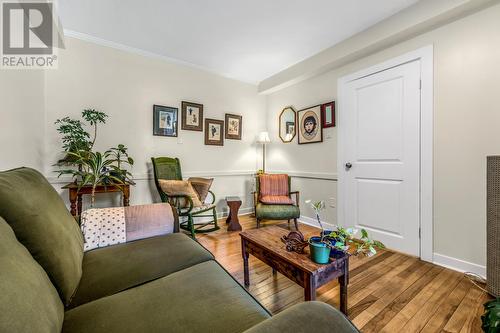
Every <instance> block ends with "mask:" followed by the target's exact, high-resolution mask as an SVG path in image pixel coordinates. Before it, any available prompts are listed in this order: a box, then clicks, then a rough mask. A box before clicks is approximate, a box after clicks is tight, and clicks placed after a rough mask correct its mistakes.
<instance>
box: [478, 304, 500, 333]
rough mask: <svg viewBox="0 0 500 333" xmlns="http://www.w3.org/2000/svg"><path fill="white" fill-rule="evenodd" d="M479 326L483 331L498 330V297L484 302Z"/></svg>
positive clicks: (499, 309)
mask: <svg viewBox="0 0 500 333" xmlns="http://www.w3.org/2000/svg"><path fill="white" fill-rule="evenodd" d="M484 310H485V311H484V314H483V315H482V316H481V321H482V325H481V328H482V329H483V331H484V332H485V333H495V332H500V298H496V299H494V300H491V301H488V302H486V303H484Z"/></svg>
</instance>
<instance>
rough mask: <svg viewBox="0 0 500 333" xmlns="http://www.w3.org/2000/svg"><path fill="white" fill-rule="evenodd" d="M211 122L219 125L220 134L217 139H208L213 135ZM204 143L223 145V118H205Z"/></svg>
mask: <svg viewBox="0 0 500 333" xmlns="http://www.w3.org/2000/svg"><path fill="white" fill-rule="evenodd" d="M211 124H215V125H219V128H220V135H219V139H218V140H213V139H210V136H213V135H214V133H212V130H211V127H210V125H211ZM205 145H207V146H224V120H217V119H208V118H205Z"/></svg>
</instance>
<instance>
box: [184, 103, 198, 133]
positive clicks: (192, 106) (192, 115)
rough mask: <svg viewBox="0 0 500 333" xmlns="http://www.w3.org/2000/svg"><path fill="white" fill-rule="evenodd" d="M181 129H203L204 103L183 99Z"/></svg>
mask: <svg viewBox="0 0 500 333" xmlns="http://www.w3.org/2000/svg"><path fill="white" fill-rule="evenodd" d="M181 129H183V130H187V131H200V132H202V131H203V104H197V103H191V102H186V101H182V104H181Z"/></svg>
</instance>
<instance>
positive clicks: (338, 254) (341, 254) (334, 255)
mask: <svg viewBox="0 0 500 333" xmlns="http://www.w3.org/2000/svg"><path fill="white" fill-rule="evenodd" d="M345 255H346V253H345V252H344V251H342V250H337V249H335V248H332V249H331V250H330V258H335V259H340V258H342V257H344V256H345Z"/></svg>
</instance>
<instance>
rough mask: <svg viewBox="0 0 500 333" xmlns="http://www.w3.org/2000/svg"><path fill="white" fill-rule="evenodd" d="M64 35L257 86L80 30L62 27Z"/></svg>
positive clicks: (255, 83)
mask: <svg viewBox="0 0 500 333" xmlns="http://www.w3.org/2000/svg"><path fill="white" fill-rule="evenodd" d="M64 36H65V37H71V38H75V39H79V40H82V41H86V42H90V43H93V44H97V45H100V46H105V47H109V48H112V49H116V50H120V51H124V52H128V53H132V54H136V55H140V56H143V57H148V58H153V59H158V60H162V61H165V62H168V63H170V64H175V65H180V66H186V67H189V68H192V69H196V70H199V71H203V72H206V73H209V74H213V75H217V76H220V77H223V78H226V79H230V80H235V81H238V82H241V83H245V84H250V85H253V86H257V84H258V82H253V81H246V80H242V79H239V78H236V77H233V76H231V75H228V74H226V73H220V72H217V71H215V70H213V69H210V68H208V67H204V66H200V65H196V64H193V63H190V62H187V61H183V60H180V59H176V58H171V57H167V56H164V55H161V54H158V53H154V52H150V51H146V50H143V49H140V48H136V47H132V46H128V45H125V44H121V43H116V42H113V41H110V40H107V39H103V38H99V37H95V36H92V35H89V34H85V33H82V32H78V31H73V30H69V29H64Z"/></svg>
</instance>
